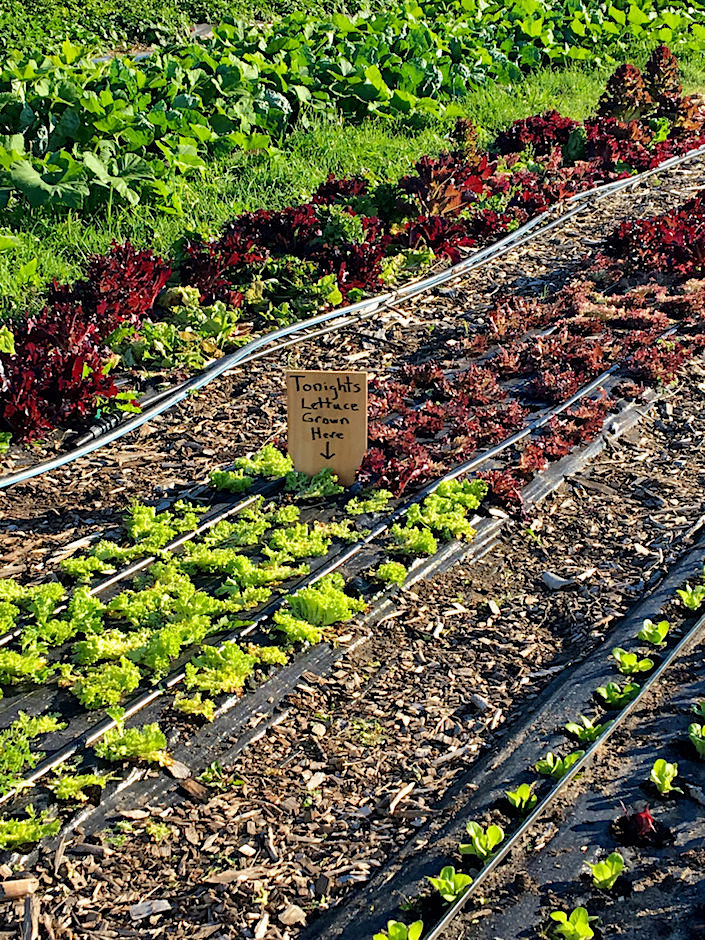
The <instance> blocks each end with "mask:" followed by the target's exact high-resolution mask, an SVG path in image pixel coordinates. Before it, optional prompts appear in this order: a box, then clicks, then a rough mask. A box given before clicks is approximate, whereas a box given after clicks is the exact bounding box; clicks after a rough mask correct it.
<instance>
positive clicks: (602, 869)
mask: <svg viewBox="0 0 705 940" xmlns="http://www.w3.org/2000/svg"><path fill="white" fill-rule="evenodd" d="M586 864H587V867H588V868H589V869H590V871H591V872H592V883H593V884H594V885H595V887H596V888H601V889H602V890H603V891H611V890H612V888H614V884H615V882H616V880H617V879H618V878H619V876H620V875H621V874H622V872H623V871H624V859H623V858H622V856H621V855H620V854H619V852H612V853H610V855H608V856H607V858H606V859H605V860H604V862H596V863H595V864H594V865H591V864H590V862H587V863H586Z"/></svg>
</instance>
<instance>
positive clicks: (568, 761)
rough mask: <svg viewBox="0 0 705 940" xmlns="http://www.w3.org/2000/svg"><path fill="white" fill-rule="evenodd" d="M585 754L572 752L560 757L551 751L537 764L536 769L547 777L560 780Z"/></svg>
mask: <svg viewBox="0 0 705 940" xmlns="http://www.w3.org/2000/svg"><path fill="white" fill-rule="evenodd" d="M584 754H585V751H571V753H570V754H567V755H566V756H565V757H559V756H558V754H554V753H553V752H552V751H549V752H548V754H546V756H545V757H544V758H542V759H541V760H539V761H537V762H536V764H535V767H534V769H535V770H536V772H537V773H539V774H543V775H544V776H546V777H552V778H553V779H554V780H560V779H561V777H565V775H566V774H567V773H568V771H569V770H570V768H571V767H572V766H573V764H575V763H577V761H579V760H580V758H581V757H582V756H583V755H584Z"/></svg>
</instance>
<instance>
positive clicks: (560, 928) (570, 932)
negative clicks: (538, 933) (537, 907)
mask: <svg viewBox="0 0 705 940" xmlns="http://www.w3.org/2000/svg"><path fill="white" fill-rule="evenodd" d="M551 920H552V921H554V923H555V926H554V927H553V929H552V931H551V933H552V935H553V936H554V937H561V938H562V940H590V938H591V937H594V936H595V931H594V930H593V929H592V927H591V926H590V924H591V922H592V921H595V920H597V917H590V915H589V914H588V912H587V910H586V909H585V908H584V907H576V908H575V909H574V910H573V911H571V913H570V914H566V913H565V911H553V912H552V913H551Z"/></svg>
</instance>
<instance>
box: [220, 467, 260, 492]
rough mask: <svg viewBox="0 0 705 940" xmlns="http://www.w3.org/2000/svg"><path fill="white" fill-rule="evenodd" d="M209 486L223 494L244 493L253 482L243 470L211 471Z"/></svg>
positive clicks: (253, 479) (252, 478)
mask: <svg viewBox="0 0 705 940" xmlns="http://www.w3.org/2000/svg"><path fill="white" fill-rule="evenodd" d="M209 482H210V485H211V486H212V487H213V489H214V490H219V491H221V492H224V493H244V492H245V491H246V490H249V488H250V487H251V486H252V484H253V483H254V482H255V478H254V477H252V476H249V475H248V474H247V473H245V471H244V470H211V472H210V475H209Z"/></svg>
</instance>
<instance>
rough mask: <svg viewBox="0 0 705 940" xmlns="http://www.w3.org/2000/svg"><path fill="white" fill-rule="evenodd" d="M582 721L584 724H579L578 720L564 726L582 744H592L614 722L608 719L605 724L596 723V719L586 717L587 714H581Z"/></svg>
mask: <svg viewBox="0 0 705 940" xmlns="http://www.w3.org/2000/svg"><path fill="white" fill-rule="evenodd" d="M580 721H581V722H582V724H578V722H577V721H569V722H567V723H566V724H565V725H563V727H564V728H565V730H566V731H567V732H568V734H570V735H572V736H573V737H574V738H577V740H578V741H579V742H580V743H581V744H592V742H593V741H597V739H598V738H599V737H600V735H601V734H602V733H603V732H605V731H606V730H607V729H608V728H609V726H610V725H611V724H612V722H611V721H606V722H605V723H604V724H601V725H596V724H595V721H594V719H590V718H586V717H585V715H581V716H580Z"/></svg>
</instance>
